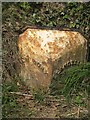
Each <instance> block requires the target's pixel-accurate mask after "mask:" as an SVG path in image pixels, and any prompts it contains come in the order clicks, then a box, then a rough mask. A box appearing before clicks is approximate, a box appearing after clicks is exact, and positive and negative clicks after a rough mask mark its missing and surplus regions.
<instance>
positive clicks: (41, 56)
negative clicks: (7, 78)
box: [18, 28, 87, 89]
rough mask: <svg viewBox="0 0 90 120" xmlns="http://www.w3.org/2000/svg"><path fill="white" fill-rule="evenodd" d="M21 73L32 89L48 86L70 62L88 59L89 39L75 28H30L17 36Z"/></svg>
mask: <svg viewBox="0 0 90 120" xmlns="http://www.w3.org/2000/svg"><path fill="white" fill-rule="evenodd" d="M18 48H19V53H20V55H21V56H22V61H23V64H22V65H21V68H20V69H21V73H20V76H21V77H22V78H23V80H24V81H25V83H26V85H28V86H30V87H31V88H33V89H47V88H48V87H49V85H50V83H51V80H52V77H53V75H55V74H56V73H57V72H59V71H60V70H61V68H63V67H64V65H65V64H69V62H70V63H71V62H73V61H74V62H75V61H78V62H85V61H86V54H87V40H86V39H85V38H84V37H83V36H82V35H81V34H80V33H79V32H76V31H68V30H67V31H64V30H62V31H61V30H45V29H32V28H31V29H30V28H28V29H27V30H26V31H25V32H24V33H22V34H21V35H20V36H19V39H18Z"/></svg>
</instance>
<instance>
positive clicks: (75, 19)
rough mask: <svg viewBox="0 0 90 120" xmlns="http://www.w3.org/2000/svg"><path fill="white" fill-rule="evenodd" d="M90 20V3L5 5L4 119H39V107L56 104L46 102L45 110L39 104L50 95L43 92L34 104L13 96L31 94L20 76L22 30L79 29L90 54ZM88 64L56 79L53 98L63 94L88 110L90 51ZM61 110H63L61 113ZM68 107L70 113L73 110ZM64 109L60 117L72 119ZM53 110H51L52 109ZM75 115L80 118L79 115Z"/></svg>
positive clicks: (3, 23) (73, 68)
mask: <svg viewBox="0 0 90 120" xmlns="http://www.w3.org/2000/svg"><path fill="white" fill-rule="evenodd" d="M89 20H90V2H88V3H80V2H67V3H64V2H63V3H60V2H59V3H56V2H55V3H53V2H52V3H49V2H45V3H44V2H31V3H29V2H17V3H15V2H13V3H9V2H8V3H7V2H6V3H5V2H3V3H2V42H3V43H2V48H3V56H2V57H3V65H2V67H3V75H2V77H3V87H2V90H3V96H2V101H3V103H2V104H3V107H2V108H3V117H25V116H26V117H38V115H39V116H40V115H41V116H44V115H42V114H40V113H42V112H41V111H39V112H38V107H39V108H40V109H42V111H43V110H44V109H46V111H48V106H49V107H50V105H52V103H51V102H50V101H49V100H47V101H48V103H46V101H45V104H47V105H46V106H43V108H42V106H40V104H38V103H41V102H42V101H44V100H45V97H46V96H45V95H44V94H43V93H40V94H39V93H37V94H34V95H33V96H34V99H35V100H36V101H38V103H36V102H34V103H33V100H31V101H30V100H28V99H27V98H25V97H21V96H19V95H13V94H11V93H10V92H18V91H21V92H24V93H28V91H29V90H28V89H27V87H26V86H25V85H24V84H23V82H22V81H21V80H20V78H19V76H18V72H19V68H20V66H19V65H20V62H21V61H20V56H19V55H18V48H17V39H18V35H19V34H20V33H21V32H22V28H24V27H26V26H28V25H30V26H35V25H36V26H46V27H47V26H48V27H57V26H59V27H68V28H75V29H78V30H80V31H81V32H82V33H83V34H84V36H85V37H86V38H87V40H88V47H89V51H90V34H89V31H90V21H89ZM88 61H89V62H88V63H86V64H81V65H79V66H73V67H71V68H68V69H66V70H64V71H63V72H62V73H61V74H60V76H57V78H54V79H53V81H52V84H51V88H50V91H51V94H52V96H60V97H59V99H60V98H61V95H62V94H63V95H64V96H65V97H67V98H71V99H70V100H69V103H70V102H71V101H72V102H71V104H70V105H72V104H73V106H74V104H75V105H77V106H84V107H87V98H88V93H89V91H90V52H89V54H88ZM60 88H62V89H60ZM51 94H50V95H51ZM52 99H54V98H52ZM21 100H22V101H21ZM60 100H61V99H60ZM32 103H33V104H32ZM49 103H50V104H49ZM61 103H62V104H66V103H64V101H63V102H62V100H61V101H60V102H59V103H58V104H59V105H60V107H61V108H62V106H61ZM54 104H55V103H54ZM34 105H35V106H34ZM31 106H32V108H31ZM74 107H75V106H74ZM61 108H59V110H60V109H61ZM66 108H67V111H68V110H69V107H66ZM36 109H37V110H36ZM62 109H63V112H61V111H60V115H58V114H57V117H60V116H63V113H64V115H66V117H68V112H65V111H64V108H62ZM49 110H51V108H50V109H49ZM46 111H44V112H45V114H47V112H46ZM52 111H54V110H52ZM52 111H51V112H52ZM51 112H50V113H51ZM50 113H48V115H47V116H49V114H50ZM52 113H53V112H52ZM61 113H62V115H61ZM84 113H85V112H84ZM50 115H51V114H50ZM71 116H72V117H77V115H76V114H75V115H71ZM82 116H84V115H81V116H80V117H82ZM44 117H45V116H44ZM64 117H65V116H64Z"/></svg>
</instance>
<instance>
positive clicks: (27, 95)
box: [10, 92, 33, 98]
mask: <svg viewBox="0 0 90 120" xmlns="http://www.w3.org/2000/svg"><path fill="white" fill-rule="evenodd" d="M10 93H11V94H16V95H21V96H26V97H31V98H33V95H30V94H25V93H21V92H10Z"/></svg>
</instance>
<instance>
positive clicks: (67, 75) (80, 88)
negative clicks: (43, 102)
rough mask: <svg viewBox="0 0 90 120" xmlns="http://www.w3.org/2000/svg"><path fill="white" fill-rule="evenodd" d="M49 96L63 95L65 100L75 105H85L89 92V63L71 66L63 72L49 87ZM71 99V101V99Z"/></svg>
mask: <svg viewBox="0 0 90 120" xmlns="http://www.w3.org/2000/svg"><path fill="white" fill-rule="evenodd" d="M50 88H51V94H53V95H64V96H65V97H66V99H67V100H68V101H69V102H70V101H71V100H73V102H74V103H75V104H77V105H85V104H86V101H83V100H82V99H83V98H84V97H85V98H88V95H89V91H90V63H89V62H88V63H86V64H80V65H77V66H72V67H70V68H68V69H66V70H64V71H63V72H62V73H61V74H60V75H58V76H57V77H56V78H53V82H52V84H51V86H50ZM72 98H73V99H72Z"/></svg>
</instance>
